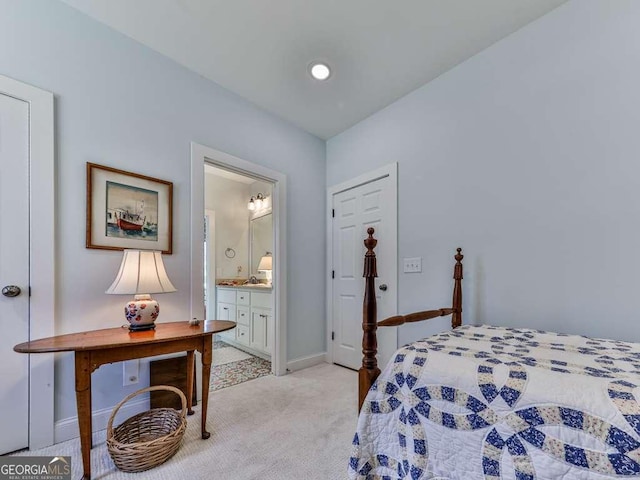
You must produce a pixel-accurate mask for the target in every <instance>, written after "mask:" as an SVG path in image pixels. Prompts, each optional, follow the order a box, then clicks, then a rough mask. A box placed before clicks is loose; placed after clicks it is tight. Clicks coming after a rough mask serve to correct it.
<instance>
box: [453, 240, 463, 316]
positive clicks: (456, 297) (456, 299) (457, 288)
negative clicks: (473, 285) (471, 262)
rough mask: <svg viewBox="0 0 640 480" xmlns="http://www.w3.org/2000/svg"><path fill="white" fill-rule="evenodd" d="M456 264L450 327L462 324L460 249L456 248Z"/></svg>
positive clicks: (461, 257) (461, 256)
mask: <svg viewBox="0 0 640 480" xmlns="http://www.w3.org/2000/svg"><path fill="white" fill-rule="evenodd" d="M453 258H455V259H456V265H455V267H454V268H453V280H454V282H453V305H452V307H453V314H452V315H451V327H452V328H457V327H459V326H460V325H462V259H463V258H464V255H462V249H461V248H458V253H456V254H455V256H454V257H453Z"/></svg>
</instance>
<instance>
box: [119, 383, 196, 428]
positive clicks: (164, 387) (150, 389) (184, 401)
mask: <svg viewBox="0 0 640 480" xmlns="http://www.w3.org/2000/svg"><path fill="white" fill-rule="evenodd" d="M155 390H169V391H170V392H173V393H175V394H176V395H178V396H179V397H180V401H181V402H182V413H181V415H182V417H183V418H184V417H185V415H186V413H187V397H185V396H184V393H182V390H180V389H179V388H176V387H172V386H171V385H155V386H153V387H147V388H142V389H140V390H138V391H137V392H133V393H131V394H129V395H127V396H126V397H125V398H124V400H122V401H121V402H120V403H119V404H118V405H116V408H114V409H113V412H111V416H110V417H109V423H107V438H109V437H111V436H112V434H113V419H114V418H116V414H117V413H118V410H120V407H122V405H124V404H125V403H127V402H128V401H129V400H131V399H132V398H133V397H135V396H138V395H141V394H143V393H146V392H153V391H155Z"/></svg>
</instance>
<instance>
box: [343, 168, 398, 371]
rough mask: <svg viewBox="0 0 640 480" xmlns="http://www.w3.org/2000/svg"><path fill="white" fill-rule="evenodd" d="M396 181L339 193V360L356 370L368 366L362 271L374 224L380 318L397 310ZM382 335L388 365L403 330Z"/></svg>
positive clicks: (382, 358)
mask: <svg viewBox="0 0 640 480" xmlns="http://www.w3.org/2000/svg"><path fill="white" fill-rule="evenodd" d="M391 182H392V179H391V178H390V177H389V176H384V177H383V178H379V179H377V180H374V181H371V182H369V183H365V184H364V185H360V186H357V187H354V188H351V189H349V190H345V191H341V192H339V193H336V194H334V195H333V210H334V212H333V221H332V237H333V239H332V242H333V248H332V252H333V259H332V263H333V280H332V287H333V288H332V290H333V291H332V306H333V312H332V314H333V315H332V316H333V329H332V331H333V335H332V337H333V361H334V363H337V364H340V365H343V366H345V367H349V368H353V369H359V368H360V367H361V365H362V303H363V299H364V278H363V277H362V273H363V265H364V253H365V247H364V239H365V238H366V237H367V229H368V228H369V227H373V228H374V229H375V234H374V236H375V238H377V239H378V246H377V247H376V249H375V252H376V255H377V266H378V278H377V279H376V298H377V306H378V320H382V319H383V318H386V317H389V316H391V315H395V314H396V313H397V312H396V305H397V301H396V295H397V271H396V269H397V267H396V265H397V251H396V250H397V246H396V245H397V241H396V236H397V233H396V225H397V222H396V213H397V212H396V203H397V202H396V198H395V195H396V194H395V192H396V190H395V188H392V185H391ZM381 285H386V290H385V291H383V290H381V289H380V288H379V287H380V286H381ZM377 338H378V356H377V358H378V365H379V367H380V368H381V369H382V368H384V366H385V365H386V363H387V362H388V361H389V359H390V358H391V356H392V355H393V352H395V350H396V348H397V328H395V327H384V328H379V329H378V337H377Z"/></svg>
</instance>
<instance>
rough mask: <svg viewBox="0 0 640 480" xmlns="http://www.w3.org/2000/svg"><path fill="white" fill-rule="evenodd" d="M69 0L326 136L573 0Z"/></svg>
mask: <svg viewBox="0 0 640 480" xmlns="http://www.w3.org/2000/svg"><path fill="white" fill-rule="evenodd" d="M62 1H64V2H65V3H67V4H69V5H71V6H72V7H74V8H77V9H78V10H80V11H82V12H84V13H86V14H87V15H89V16H91V17H93V18H95V19H97V20H99V21H100V22H102V23H105V24H107V25H109V26H110V27H112V28H114V29H115V30H118V31H120V32H122V33H124V34H125V35H127V36H129V37H131V38H133V39H135V40H137V41H139V42H140V43H142V44H144V45H147V46H148V47H150V48H152V49H153V50H156V51H158V52H160V53H162V54H164V55H166V56H167V57H169V58H172V59H173V60H175V61H176V62H178V63H180V64H182V65H184V66H185V67H187V68H189V69H191V70H193V71H195V72H197V73H199V74H201V75H203V76H204V77H206V78H209V79H211V80H213V81H214V82H216V83H218V84H219V85H221V86H222V87H224V88H226V89H228V90H231V91H232V92H235V93H236V94H238V95H240V96H242V97H244V98H246V99H248V100H249V101H251V102H253V103H254V104H256V105H259V106H260V107H262V108H264V109H266V110H268V111H270V112H272V113H274V114H276V115H278V116H280V117H282V118H284V119H286V120H288V121H289V122H291V123H292V124H294V125H297V126H299V127H301V128H302V129H304V130H306V131H308V132H310V133H312V134H314V135H316V136H318V137H320V138H322V139H328V138H330V137H332V136H334V135H336V134H338V133H340V132H342V131H344V130H346V129H347V128H349V127H351V126H352V125H354V124H356V123H358V122H359V121H361V120H363V119H364V118H366V117H368V116H369V115H371V114H372V113H374V112H376V111H378V110H380V109H381V108H384V107H385V106H387V105H389V104H390V103H393V102H394V101H395V100H397V99H398V98H400V97H402V96H404V95H406V94H407V93H409V92H411V91H412V90H414V89H416V88H418V87H420V86H421V85H424V84H425V83H427V82H429V81H430V80H432V79H434V78H436V77H437V76H439V75H440V74H442V73H443V72H445V71H447V70H449V69H451V68H452V67H454V66H455V65H457V64H459V63H460V62H462V61H464V60H466V59H467V58H469V57H471V56H473V55H475V54H476V53H478V52H480V51H481V50H483V49H485V48H487V47H488V46H489V45H491V44H492V43H494V42H496V41H498V40H500V39H502V38H504V37H505V36H507V35H509V34H510V33H512V32H514V31H516V30H518V29H519V28H521V27H522V26H524V25H526V24H527V23H529V22H531V21H533V20H535V19H536V18H538V17H540V16H542V15H544V14H545V13H547V12H549V11H550V10H552V9H553V8H555V7H557V6H558V5H560V4H562V3H564V2H565V1H566V0H395V1H394V0H302V1H301V0H62ZM315 60H324V61H326V62H327V63H328V64H329V65H330V66H331V68H332V75H331V77H330V78H329V79H328V80H325V81H323V82H320V81H318V80H314V79H312V78H311V77H310V75H309V74H308V67H309V64H310V63H311V62H313V61H315Z"/></svg>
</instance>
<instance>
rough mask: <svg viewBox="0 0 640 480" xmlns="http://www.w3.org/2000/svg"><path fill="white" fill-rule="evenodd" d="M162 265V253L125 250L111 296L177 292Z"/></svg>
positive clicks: (112, 286) (108, 290)
mask: <svg viewBox="0 0 640 480" xmlns="http://www.w3.org/2000/svg"><path fill="white" fill-rule="evenodd" d="M175 291H176V288H175V287H174V286H173V284H172V283H171V281H170V280H169V277H168V276H167V272H166V271H165V269H164V263H162V252H159V251H151V250H125V251H124V254H123V256H122V263H121V264H120V270H119V271H118V274H117V275H116V279H115V280H114V281H113V283H112V284H111V286H110V287H109V288H108V289H107V291H106V293H109V294H125V293H129V294H131V293H133V294H139V293H168V292H175Z"/></svg>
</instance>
